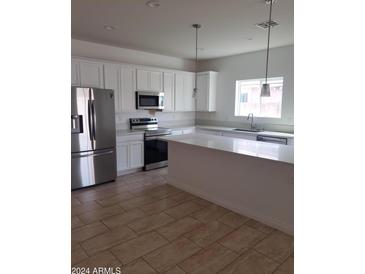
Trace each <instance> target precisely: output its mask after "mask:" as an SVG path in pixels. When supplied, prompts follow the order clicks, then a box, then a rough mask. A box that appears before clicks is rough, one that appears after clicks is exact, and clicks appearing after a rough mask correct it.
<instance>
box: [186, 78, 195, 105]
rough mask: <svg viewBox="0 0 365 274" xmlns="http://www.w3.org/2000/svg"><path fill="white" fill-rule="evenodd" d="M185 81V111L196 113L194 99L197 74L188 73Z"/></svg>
mask: <svg viewBox="0 0 365 274" xmlns="http://www.w3.org/2000/svg"><path fill="white" fill-rule="evenodd" d="M185 81H186V82H185V83H184V86H185V87H184V92H185V111H195V97H194V88H195V74H194V73H187V74H186V77H185Z"/></svg>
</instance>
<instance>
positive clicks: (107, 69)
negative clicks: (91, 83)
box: [104, 64, 122, 112]
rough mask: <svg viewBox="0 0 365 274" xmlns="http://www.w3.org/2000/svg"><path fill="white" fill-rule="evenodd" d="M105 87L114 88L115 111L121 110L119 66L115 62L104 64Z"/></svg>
mask: <svg viewBox="0 0 365 274" xmlns="http://www.w3.org/2000/svg"><path fill="white" fill-rule="evenodd" d="M104 76H105V79H104V80H105V88H107V89H112V90H114V98H115V112H121V111H122V91H121V86H120V84H121V83H120V80H121V79H120V77H121V67H120V65H117V64H104Z"/></svg>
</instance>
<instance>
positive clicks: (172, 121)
mask: <svg viewBox="0 0 365 274" xmlns="http://www.w3.org/2000/svg"><path fill="white" fill-rule="evenodd" d="M142 117H157V118H158V123H159V126H161V127H174V126H193V125H195V112H193V111H192V112H160V111H148V110H139V111H137V112H131V113H116V114H115V122H116V129H117V130H120V129H128V128H129V118H142Z"/></svg>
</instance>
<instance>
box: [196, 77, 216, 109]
mask: <svg viewBox="0 0 365 274" xmlns="http://www.w3.org/2000/svg"><path fill="white" fill-rule="evenodd" d="M197 88H198V93H197V111H215V110H216V90H217V72H215V71H207V72H200V73H198V83H197Z"/></svg>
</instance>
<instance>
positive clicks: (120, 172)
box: [117, 167, 143, 176]
mask: <svg viewBox="0 0 365 274" xmlns="http://www.w3.org/2000/svg"><path fill="white" fill-rule="evenodd" d="M142 170H143V168H142V167H138V168H132V169H127V170H118V171H117V175H118V176H122V175H127V174H131V173H136V172H139V171H142Z"/></svg>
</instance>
